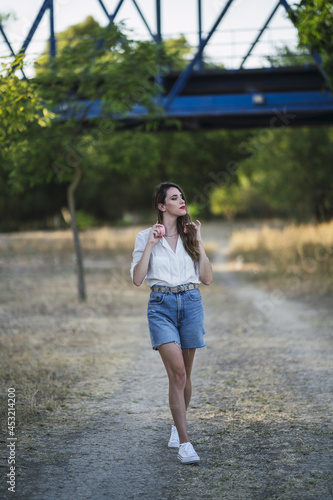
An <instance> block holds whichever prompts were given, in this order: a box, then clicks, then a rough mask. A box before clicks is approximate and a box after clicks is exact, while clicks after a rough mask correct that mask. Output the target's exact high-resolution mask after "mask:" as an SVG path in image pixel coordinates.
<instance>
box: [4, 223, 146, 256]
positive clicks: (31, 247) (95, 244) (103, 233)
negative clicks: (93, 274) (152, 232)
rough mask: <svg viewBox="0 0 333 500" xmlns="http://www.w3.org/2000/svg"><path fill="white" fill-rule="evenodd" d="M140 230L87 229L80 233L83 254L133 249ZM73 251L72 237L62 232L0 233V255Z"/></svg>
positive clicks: (132, 228) (134, 228)
mask: <svg viewBox="0 0 333 500" xmlns="http://www.w3.org/2000/svg"><path fill="white" fill-rule="evenodd" d="M142 229H144V228H143V227H137V226H135V227H128V228H108V227H104V228H100V229H88V230H86V231H82V232H81V233H80V241H81V244H82V248H83V249H84V250H86V251H99V250H121V249H123V250H129V249H133V247H134V242H135V237H136V235H137V233H138V232H139V231H141V230H142ZM72 250H73V234H72V231H71V230H69V229H68V230H65V231H27V232H21V233H11V234H1V235H0V252H1V253H2V252H5V253H6V254H8V253H13V254H16V253H30V254H33V253H51V254H52V253H59V252H68V251H72Z"/></svg>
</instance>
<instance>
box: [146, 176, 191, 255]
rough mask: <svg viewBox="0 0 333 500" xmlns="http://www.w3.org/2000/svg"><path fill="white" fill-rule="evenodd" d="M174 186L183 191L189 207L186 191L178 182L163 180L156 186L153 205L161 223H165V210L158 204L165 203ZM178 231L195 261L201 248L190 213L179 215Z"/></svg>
mask: <svg viewBox="0 0 333 500" xmlns="http://www.w3.org/2000/svg"><path fill="white" fill-rule="evenodd" d="M172 187H174V188H177V189H178V190H179V191H180V192H181V194H182V197H183V200H184V201H185V205H186V207H187V202H186V198H185V194H184V191H183V190H182V189H181V188H180V187H179V186H177V184H173V183H172V182H162V183H161V184H159V185H158V186H156V188H155V192H154V195H153V207H154V209H155V210H156V212H157V217H158V223H159V224H163V212H161V210H159V208H158V204H159V203H162V204H163V205H164V203H165V199H166V195H167V191H168V189H170V188H172ZM177 231H178V234H179V235H180V237H181V239H182V241H183V245H184V248H185V250H186V252H187V253H188V254H189V256H190V257H191V259H192V260H193V261H194V262H195V261H196V260H198V258H199V248H198V242H197V237H196V230H195V229H194V227H193V225H192V220H191V217H190V216H189V214H188V213H186V214H185V215H180V216H179V217H178V219H177Z"/></svg>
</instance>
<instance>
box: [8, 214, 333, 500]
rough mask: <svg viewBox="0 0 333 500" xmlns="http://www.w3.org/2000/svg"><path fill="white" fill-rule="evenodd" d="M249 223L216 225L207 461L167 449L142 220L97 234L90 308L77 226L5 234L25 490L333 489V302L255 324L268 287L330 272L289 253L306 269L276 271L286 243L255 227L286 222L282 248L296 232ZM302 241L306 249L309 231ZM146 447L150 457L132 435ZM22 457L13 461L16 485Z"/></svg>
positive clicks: (91, 254)
mask: <svg viewBox="0 0 333 500" xmlns="http://www.w3.org/2000/svg"><path fill="white" fill-rule="evenodd" d="M249 226H250V224H247V225H245V224H243V223H240V224H237V225H236V224H234V223H233V224H223V223H218V224H217V223H214V224H204V232H205V236H204V240H205V244H206V248H207V251H208V253H209V256H210V258H211V259H212V261H213V267H214V282H213V284H212V285H211V286H209V287H204V286H202V287H201V289H202V295H203V300H204V304H205V313H206V328H207V341H206V342H207V349H205V350H201V352H199V353H198V355H196V361H195V370H194V372H195V375H194V377H193V382H194V388H195V391H194V397H193V398H192V402H191V409H190V412H189V424H190V427H191V433H192V434H191V435H192V436H193V442H194V445H195V446H198V449H199V452H200V456H202V463H201V465H200V467H198V468H196V467H193V468H190V469H184V468H179V464H178V461H177V457H176V456H174V455H170V454H169V453H168V454H166V453H165V451H167V452H169V450H168V449H167V447H166V443H167V439H168V433H169V423H170V415H169V409H168V404H167V379H166V375H165V373H164V371H163V367H162V364H161V361H160V359H159V356H158V354H156V353H154V352H153V351H152V350H151V348H150V343H149V334H148V330H147V322H146V314H145V310H146V306H147V299H148V293H149V290H148V289H147V287H146V286H145V285H144V286H143V287H140V288H137V287H135V286H134V285H133V284H132V282H131V279H130V275H129V265H130V262H131V252H132V249H133V245H134V240H135V236H136V234H137V232H138V231H139V230H140V229H141V228H139V227H135V228H134V227H133V228H126V229H107V228H104V229H100V230H93V231H85V232H82V234H81V241H82V244H83V254H84V266H85V278H86V284H87V295H88V299H87V301H86V302H84V303H80V302H78V300H77V286H76V285H77V284H76V273H75V257H74V254H73V246H72V236H71V233H70V232H66V231H65V232H35V233H19V234H18V233H16V234H6V235H0V249H1V257H0V315H1V322H0V345H1V349H0V380H1V401H0V411H1V422H2V430H3V431H4V436H6V435H7V429H6V423H7V389H8V388H9V387H14V388H15V389H16V396H17V400H16V424H17V437H18V441H17V443H18V454H17V459H18V461H17V466H18V489H20V494H21V493H22V496H20V497H18V498H36V499H41V500H45V499H46V498H50V499H53V498H63V499H67V498H70V497H71V496H73V495H74V496H77V498H98V499H99V498H137V497H138V491H139V492H140V491H141V493H142V498H147V499H148V498H149V499H150V498H154V499H155V498H161V499H164V498H165V491H170V492H171V493H170V496H168V498H170V499H172V498H174V499H177V500H178V499H184V500H185V499H187V498H197V497H198V498H199V497H200V498H227V499H230V500H234V499H235V500H236V499H239V498H249V499H253V500H257V499H259V498H262V499H264V498H272V499H273V498H274V499H279V498H281V499H282V498H283V499H286V500H289V499H290V500H294V499H295V498H302V499H303V498H309V499H310V498H314V499H315V498H323V499H324V498H325V499H326V498H332V495H331V493H332V492H331V487H330V484H331V482H330V475H331V472H330V471H331V456H332V454H331V451H330V450H331V443H332V442H333V441H332V440H331V434H330V431H329V427H328V426H329V425H330V422H331V415H332V411H331V394H330V386H329V380H330V379H329V375H328V374H329V369H330V366H331V332H332V314H331V307H330V308H328V309H325V308H324V307H323V305H322V304H321V309H320V308H319V307H317V306H316V304H317V303H316V301H317V300H318V299H317V297H318V294H317V293H314V294H313V297H312V298H313V300H312V301H311V303H310V306H309V307H307V306H304V302H298V301H290V300H288V299H287V294H286V296H285V297H284V299H283V300H282V301H281V300H280V301H279V303H276V302H274V308H273V309H274V311H272V310H271V309H270V311H269V313H270V314H268V313H267V308H266V309H265V311H266V313H267V314H266V316H265V317H263V320H262V321H261V322H260V325H259V326H258V322H256V324H255V326H254V327H252V326H251V325H252V323H251V321H250V319H252V318H253V315H255V314H257V315H255V319H256V320H257V319H258V310H257V309H256V308H257V305H256V304H259V305H262V304H266V305H267V303H269V304H270V305H271V301H270V297H271V295H270V293H266V291H262V290H261V289H260V288H259V287H258V286H257V283H258V284H262V285H263V286H265V287H270V286H276V285H277V283H278V282H279V281H280V282H284V281H283V279H284V278H283V277H284V276H285V275H286V276H291V277H293V278H297V279H298V280H299V283H300V284H301V285H300V286H299V287H298V288H297V289H296V288H293V290H292V291H293V293H300V294H302V292H303V289H304V286H306V287H308V288H309V287H310V285H312V284H313V285H314V286H317V284H318V283H319V282H320V280H321V282H322V283H324V282H325V280H326V279H327V277H326V276H325V274H324V273H322V272H321V270H319V269H317V268H316V270H315V271H314V272H312V273H309V272H308V273H307V275H304V276H309V277H310V278H311V279H310V278H306V277H305V278H302V275H301V274H300V270H301V269H303V268H304V262H305V260H304V259H305V258H306V257H305V255H307V256H308V255H309V254H303V255H304V259H303V261H302V259H300V257H298V259H299V260H297V259H296V258H295V260H294V261H289V260H288V259H287V258H286V257H283V258H284V262H285V263H286V265H287V267H288V266H289V262H293V263H294V266H292V267H290V268H288V269H284V267H283V266H282V264H281V259H280V261H279V262H280V264H281V266H280V267H276V268H274V267H273V263H274V260H273V258H272V257H271V252H270V250H269V249H270V248H271V247H268V243H267V242H265V248H264V250H262V249H261V248H260V245H258V244H257V245H255V244H254V243H253V242H252V243H251V241H252V240H251V238H250V236H251V235H252V237H253V239H254V240H255V238H254V236H253V235H260V234H261V235H262V234H263V233H264V234H265V235H267V234H271V232H270V231H272V233H274V234H277V235H278V236H277V237H276V241H277V243H276V245H277V244H280V245H281V234H282V233H283V234H289V233H288V231H289V230H288V228H285V229H277V230H276V229H275V230H274V229H272V228H271V230H269V228H268V227H266V226H265V227H264V228H262V229H261V228H260V227H258V226H259V224H257V225H256V226H257V229H254V228H253V227H252V229H251V228H250V227H249ZM307 229H308V228H307ZM313 231H314V233H313V234H316V232H315V231H316V228H314V229H313ZM310 233H311V231H310ZM310 233H309V234H310ZM320 234H324V233H320ZM245 235H248V238H246V240H245V243H244V245H243V246H242V245H241V244H240V243H239V241H240V239H241V238H242V237H244V236H245ZM329 237H330V234H328V235H327V240H325V239H324V237H323V236H321V237H320V240H319V241H320V243H318V242H317V244H318V245H319V250H315V249H316V248H317V247H316V246H313V248H314V250H315V251H316V254H315V255H317V257H318V256H319V257H320V258H322V259H323V263H324V264H325V265H328V264H327V261H329V262H330V265H331V254H330V253H329V252H330V248H331V247H330V246H329V245H330V241H331V240H330V239H329ZM230 238H231V240H230ZM237 238H238V240H237ZM258 239H259V240H260V238H259V237H258ZM299 240H300V238H299ZM228 241H231V245H232V246H231V248H233V250H232V251H233V253H232V254H229V257H230V260H229V262H226V257H228V256H226V254H225V251H226V249H227V248H228ZM235 241H236V242H237V241H238V244H237V245H235ZM262 241H265V240H263V238H262ZM270 241H271V245H272V248H273V250H274V249H275V246H274V243H272V241H273V240H272V239H270ZM289 241H291V240H289ZM293 241H294V240H293ZM296 241H297V239H296ZM302 241H304V242H305V243H304V244H303V252H304V251H305V250H304V248H305V247H306V242H307V241H309V237H308V238H304V240H302ZM315 241H317V240H315ZM246 245H248V246H246ZM286 247H287V246H286ZM306 248H307V247H306ZM287 250H288V252H289V251H290V249H288V247H287ZM324 251H325V252H326V253H327V254H328V255H329V258H326V257H325V255H326V253H324ZM318 252H319V253H318ZM320 252H321V253H320ZM290 254H291V255H293V254H292V252H291V251H290ZM283 255H284V254H283ZM281 256H282V252H280V256H279V257H281ZM310 258H311V257H310ZM312 258H313V257H312ZM319 260H320V259H319ZM302 262H303V264H302ZM320 262H321V261H320ZM290 265H291V264H290ZM328 269H329V270H330V269H331V268H328ZM233 271H235V272H233ZM236 272H237V273H238V274H240V275H241V276H249V277H250V279H252V278H255V279H256V280H258V282H257V283H256V284H255V285H254V284H253V283H250V284H249V283H246V282H245V280H242V279H241V280H239V279H238V276H237V275H236ZM293 273H294V274H293ZM297 273H298V274H297ZM317 275H318V280H317V281H315V280H313V277H315V276H317ZM316 279H317V278H316ZM327 290H329V286H327ZM244 325H245V326H244ZM156 402H158V405H157V406H156ZM101 430H102V432H101ZM138 439H139V441H138ZM191 439H192V438H191ZM2 442H3V443H5V440H3V441H2ZM133 442H134V443H135V446H136V447H135V450H140V460H137V461H135V463H132V453H133V449H132V447H129V446H127V444H128V443H133ZM152 444H153V445H154V446H153V448H152V446H151V445H152ZM153 449H154V452H152V450H153ZM124 450H125V452H127V453H128V456H127V458H126V457H125V458H126V460H128V464H130V467H129V468H128V467H124V463H125V462H126V460H125V462H124ZM126 450H127V451H126ZM101 451H103V453H101ZM126 463H127V462H126ZM7 465H8V464H6V463H5V461H4V462H3V463H0V467H2V469H1V470H2V473H3V476H4V484H5V474H6V472H7V470H8V466H7ZM69 472H70V473H69ZM145 474H146V475H145ZM76 478H77V482H75V481H76ZM96 478H98V479H99V483H98V485H97V483H96ZM142 478H144V481H143V482H142ZM37 483H38V487H39V488H41V489H40V491H39V493H37V491H36V484H37ZM114 483H116V484H117V485H118V486H117V488H118V489H117V493H116V495H115V496H114V497H112V496H110V492H113V491H114V488H115V484H114ZM96 485H97V486H96ZM140 485H141V486H140ZM147 485H150V486H149V487H151V490H149V491H151V494H147V487H148V486H147ZM156 485H158V486H156ZM96 487H97V489H96ZM140 487H141V488H142V490H140V489H139V490H138V488H140ZM80 488H82V489H80ZM164 488H166V489H164ZM118 493H119V494H118ZM59 495H60V496H59ZM131 495H132V496H131ZM330 495H331V496H330Z"/></svg>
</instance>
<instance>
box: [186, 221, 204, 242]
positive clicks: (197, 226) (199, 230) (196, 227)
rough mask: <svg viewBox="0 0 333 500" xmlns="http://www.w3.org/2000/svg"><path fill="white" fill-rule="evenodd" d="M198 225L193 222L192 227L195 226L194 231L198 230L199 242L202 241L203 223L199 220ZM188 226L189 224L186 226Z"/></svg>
mask: <svg viewBox="0 0 333 500" xmlns="http://www.w3.org/2000/svg"><path fill="white" fill-rule="evenodd" d="M196 222H197V223H196V224H195V223H194V222H192V225H193V226H194V229H195V230H196V233H197V235H196V236H197V238H196V239H197V241H202V238H201V222H200V221H199V220H198V219H197V220H196ZM186 225H187V224H186Z"/></svg>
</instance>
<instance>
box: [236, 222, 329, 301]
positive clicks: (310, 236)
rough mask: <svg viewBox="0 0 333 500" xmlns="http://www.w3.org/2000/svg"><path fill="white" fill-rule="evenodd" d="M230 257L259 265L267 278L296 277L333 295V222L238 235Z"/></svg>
mask: <svg viewBox="0 0 333 500" xmlns="http://www.w3.org/2000/svg"><path fill="white" fill-rule="evenodd" d="M230 257H231V258H236V259H238V260H242V261H243V262H251V263H256V264H257V265H258V269H259V270H261V271H262V272H264V273H265V275H267V273H271V274H275V275H281V274H284V275H285V274H294V275H297V276H301V277H303V278H304V277H306V279H307V281H308V282H312V283H313V284H315V283H317V284H321V285H324V286H325V290H324V291H333V287H332V275H333V221H331V222H327V223H322V224H318V225H315V224H302V225H299V226H297V225H295V224H291V225H287V226H285V227H283V228H279V229H278V228H272V227H269V225H264V226H263V227H262V228H259V229H245V230H242V231H235V232H233V233H232V236H231V241H230Z"/></svg>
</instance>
